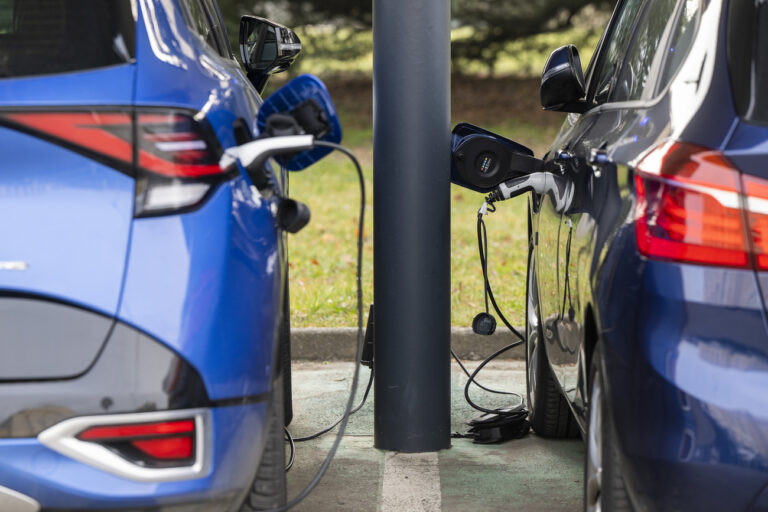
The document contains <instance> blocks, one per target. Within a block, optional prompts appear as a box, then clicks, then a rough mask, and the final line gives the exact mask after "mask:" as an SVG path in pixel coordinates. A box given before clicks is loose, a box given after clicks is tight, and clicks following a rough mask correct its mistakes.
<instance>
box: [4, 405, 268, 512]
mask: <svg viewBox="0 0 768 512" xmlns="http://www.w3.org/2000/svg"><path fill="white" fill-rule="evenodd" d="M266 409H267V406H266V403H259V404H251V405H243V406H231V407H215V408H212V409H210V411H211V435H210V437H209V439H210V440H211V444H212V446H211V451H210V453H211V463H210V466H209V467H210V469H209V470H208V471H207V472H206V473H205V474H204V475H203V476H201V477H200V478H196V479H191V480H183V481H172V482H138V481H132V480H129V479H126V478H122V477H118V476H115V475H113V474H111V473H109V472H106V471H103V470H101V469H98V468H96V467H93V466H90V465H87V464H83V463H81V462H78V461H75V460H73V459H71V458H69V457H66V456H64V455H61V454H59V453H57V452H55V451H53V450H51V449H49V448H47V447H46V446H44V445H43V444H42V443H41V442H40V441H38V440H37V439H36V438H19V439H0V486H4V487H6V488H8V489H11V490H12V491H14V492H16V493H21V494H23V495H25V496H28V497H30V498H32V499H34V500H36V501H37V502H39V504H40V505H41V507H42V510H105V509H118V510H132V509H141V510H174V511H176V510H178V511H179V512H181V511H183V510H228V509H229V508H231V507H233V506H234V504H235V502H236V500H237V498H238V497H239V496H240V495H241V493H242V492H243V491H244V490H245V489H247V487H248V486H249V485H250V482H251V480H252V478H253V474H254V472H255V468H256V463H257V461H258V459H259V457H260V450H261V447H262V446H263V437H262V436H263V426H264V422H265V419H266ZM202 504H205V505H202ZM198 505H199V506H198Z"/></svg>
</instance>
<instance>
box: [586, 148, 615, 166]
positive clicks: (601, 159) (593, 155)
mask: <svg viewBox="0 0 768 512" xmlns="http://www.w3.org/2000/svg"><path fill="white" fill-rule="evenodd" d="M588 162H589V165H592V166H595V167H602V166H604V165H607V164H609V163H611V162H612V160H611V159H610V158H609V157H608V153H606V152H605V150H604V149H597V148H594V149H592V150H591V151H590V152H589V160H588Z"/></svg>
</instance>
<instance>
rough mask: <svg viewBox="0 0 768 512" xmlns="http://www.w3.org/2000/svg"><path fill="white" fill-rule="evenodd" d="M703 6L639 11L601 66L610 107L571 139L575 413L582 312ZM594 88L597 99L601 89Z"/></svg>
mask: <svg viewBox="0 0 768 512" xmlns="http://www.w3.org/2000/svg"><path fill="white" fill-rule="evenodd" d="M636 5H638V6H640V3H639V2H637V3H636ZM699 6H700V2H698V1H685V0H654V1H653V2H648V3H647V4H646V5H644V6H640V7H641V10H640V11H639V15H636V18H637V20H636V22H635V23H634V28H633V30H631V31H630V32H628V35H631V38H628V42H629V46H628V48H627V50H626V51H625V52H623V53H620V54H616V55H615V56H614V58H616V59H617V60H618V62H609V61H608V57H606V60H605V61H604V62H603V66H607V67H608V68H612V69H614V70H615V71H616V74H615V77H614V78H613V79H612V80H611V82H612V83H611V85H610V86H609V88H608V89H607V90H606V93H605V98H606V99H608V102H605V103H602V107H601V109H600V110H601V111H600V112H599V113H597V114H595V115H593V116H592V117H594V122H592V123H590V125H589V127H588V128H587V129H586V130H585V131H584V132H583V133H582V134H580V138H579V139H578V140H574V141H572V142H573V149H572V151H573V162H574V166H573V168H572V172H573V176H574V184H575V186H576V189H577V193H576V197H580V198H582V199H581V201H579V203H580V204H575V205H574V207H573V208H572V209H571V210H569V211H568V212H565V214H564V216H563V223H562V226H561V237H560V240H561V243H560V252H559V255H560V257H559V260H558V267H559V268H560V275H562V276H564V277H563V281H562V282H561V287H562V288H563V293H562V296H561V297H560V299H561V303H560V315H559V323H558V338H559V340H560V342H561V343H562V344H563V346H564V351H565V353H566V354H567V357H565V358H564V359H566V360H565V362H564V369H563V375H564V382H563V384H564V388H565V389H566V390H567V392H568V395H569V398H570V400H571V401H572V403H573V405H574V407H575V408H576V409H577V410H578V409H580V408H582V407H583V405H584V401H585V397H586V391H587V388H586V386H587V383H586V375H587V370H588V367H589V360H588V359H589V353H588V347H585V345H584V339H585V333H584V330H585V328H586V326H585V319H586V318H588V316H589V315H588V314H587V311H586V310H585V308H586V307H587V305H588V304H592V303H594V298H593V297H592V283H594V282H595V280H596V276H597V273H598V272H600V271H601V270H603V269H602V268H601V260H600V255H601V254H602V252H603V249H604V248H605V247H606V246H607V245H608V244H609V243H610V240H611V239H612V236H613V235H614V233H615V232H616V230H617V229H618V227H619V224H620V222H621V219H624V218H626V217H627V213H628V212H627V211H625V210H626V208H628V207H630V205H629V203H628V202H627V201H624V200H623V199H624V196H626V191H627V181H628V173H629V168H630V162H631V161H633V160H634V159H635V158H637V157H638V155H639V154H640V153H641V152H642V151H643V150H645V149H646V148H647V147H648V145H649V144H652V143H653V142H652V141H653V139H654V138H656V137H657V136H658V135H659V133H660V131H661V130H662V129H663V126H665V125H666V117H665V109H664V108H658V109H657V113H656V114H654V113H652V112H650V111H649V109H648V108H647V104H648V102H649V100H651V99H652V98H653V97H654V96H655V94H656V93H657V92H658V91H659V89H660V88H663V87H664V86H665V85H666V83H668V82H669V80H670V79H671V77H672V75H673V74H674V72H675V71H676V69H677V66H679V64H680V63H681V62H682V56H683V55H684V54H685V52H686V51H687V44H689V43H690V41H692V37H691V36H692V33H693V32H694V29H695V27H694V26H693V25H694V24H695V20H696V16H697V13H698V10H699ZM625 44H626V43H625ZM675 52H676V53H675ZM619 55H621V57H620V58H619ZM596 87H597V88H598V92H596V94H599V88H600V84H597V86H596Z"/></svg>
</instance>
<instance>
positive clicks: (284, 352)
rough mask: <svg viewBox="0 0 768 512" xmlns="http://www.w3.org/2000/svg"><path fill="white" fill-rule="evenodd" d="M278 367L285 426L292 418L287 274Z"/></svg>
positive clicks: (289, 311)
mask: <svg viewBox="0 0 768 512" xmlns="http://www.w3.org/2000/svg"><path fill="white" fill-rule="evenodd" d="M279 343H280V348H279V350H280V368H279V370H278V371H280V372H281V374H282V376H283V404H284V411H283V420H284V421H285V426H286V427H287V426H288V425H290V424H291V421H292V420H293V383H292V381H291V295H290V286H289V284H288V275H287V274H286V276H285V288H284V293H283V315H282V320H281V324H280V340H279Z"/></svg>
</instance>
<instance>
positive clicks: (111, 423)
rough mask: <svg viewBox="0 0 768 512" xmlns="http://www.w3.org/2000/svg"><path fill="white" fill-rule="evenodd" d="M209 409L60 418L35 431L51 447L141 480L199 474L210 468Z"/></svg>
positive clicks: (97, 465) (180, 478)
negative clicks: (55, 422)
mask: <svg viewBox="0 0 768 512" xmlns="http://www.w3.org/2000/svg"><path fill="white" fill-rule="evenodd" d="M210 435H211V413H210V411H209V410H208V409H188V410H176V411H157V412H145V413H130V414H109V415H102V416H81V417H75V418H70V419H68V420H64V421H62V422H60V423H57V424H56V425H53V426H52V427H49V428H48V429H46V430H44V431H43V432H41V433H40V435H39V436H38V439H39V440H40V442H41V443H43V444H44V445H45V446H47V447H49V448H50V449H52V450H54V451H57V452H59V453H62V454H63V455H66V456H68V457H71V458H73V459H75V460H78V461H80V462H83V463H85V464H90V465H92V466H95V467H98V468H101V469H103V470H105V471H109V472H111V473H113V474H116V475H119V476H122V477H125V478H129V479H132V480H137V481H144V482H162V481H171V480H186V479H190V478H199V477H200V476H202V475H203V474H205V473H206V472H207V471H208V470H209V466H210V458H211V439H210Z"/></svg>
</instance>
